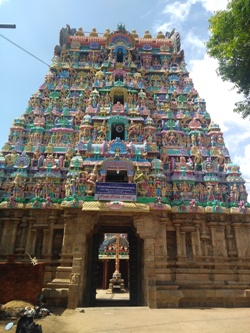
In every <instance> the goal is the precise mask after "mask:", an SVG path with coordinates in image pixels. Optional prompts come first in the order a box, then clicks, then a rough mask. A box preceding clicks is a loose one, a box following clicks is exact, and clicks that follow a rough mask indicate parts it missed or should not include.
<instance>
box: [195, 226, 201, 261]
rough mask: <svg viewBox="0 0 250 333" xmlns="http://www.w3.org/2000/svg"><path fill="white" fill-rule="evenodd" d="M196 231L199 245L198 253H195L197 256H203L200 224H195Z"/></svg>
mask: <svg viewBox="0 0 250 333" xmlns="http://www.w3.org/2000/svg"><path fill="white" fill-rule="evenodd" d="M195 231H196V244H197V252H196V253H195V255H197V256H201V255H202V251H201V234H200V224H198V223H196V224H195Z"/></svg>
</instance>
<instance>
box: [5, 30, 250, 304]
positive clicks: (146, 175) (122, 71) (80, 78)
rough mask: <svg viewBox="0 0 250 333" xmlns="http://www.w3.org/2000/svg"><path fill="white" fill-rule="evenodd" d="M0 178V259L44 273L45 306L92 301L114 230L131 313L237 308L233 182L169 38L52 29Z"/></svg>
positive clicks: (247, 253)
mask: <svg viewBox="0 0 250 333" xmlns="http://www.w3.org/2000/svg"><path fill="white" fill-rule="evenodd" d="M0 173H1V183H0V184H1V187H0V202H1V203H0V208H1V210H0V240H1V242H0V259H1V261H2V262H4V261H5V260H6V257H7V256H8V255H12V256H13V257H14V259H15V260H16V261H18V262H20V263H22V262H26V261H27V260H28V258H27V253H28V254H29V255H30V256H31V257H36V258H37V259H38V262H39V261H40V262H44V263H45V267H46V268H45V275H44V277H43V279H44V280H43V281H44V282H43V293H44V294H45V295H46V297H47V299H48V302H56V304H63V305H67V307H68V308H75V307H77V306H83V305H84V306H95V305H96V304H97V300H96V296H95V295H96V290H97V288H99V287H100V284H99V281H102V287H103V289H105V288H108V286H107V284H108V281H109V279H111V277H112V276H108V274H107V270H105V269H104V266H105V265H104V263H103V261H100V258H99V256H98V251H99V249H100V246H101V244H102V242H103V240H104V235H105V234H106V233H114V234H127V235H128V242H129V259H126V260H127V266H126V267H127V268H126V269H125V271H124V272H123V278H124V281H125V288H126V289H128V290H129V293H130V298H129V304H130V305H133V306H134V305H147V306H149V307H151V308H157V307H184V306H200V305H209V306H246V305H248V306H249V305H250V293H249V291H248V288H249V280H250V245H249V244H250V242H249V240H250V205H249V203H248V202H247V192H246V189H245V185H244V183H245V181H244V179H243V178H242V177H241V173H240V167H239V166H238V165H237V164H234V163H233V161H232V160H231V159H230V155H229V151H228V149H227V147H226V145H225V142H224V138H223V133H222V132H221V129H220V127H219V125H218V124H215V123H214V122H213V121H212V120H211V118H210V115H209V113H208V111H207V110H206V103H205V100H204V99H203V98H201V97H200V96H199V94H198V92H197V91H196V89H195V88H194V85H193V82H192V79H191V78H190V77H189V73H188V70H187V69H186V64H185V60H184V52H183V51H182V50H181V43H180V35H179V33H176V32H175V33H172V34H166V35H164V34H163V33H161V32H159V33H158V34H157V36H156V37H152V36H151V34H150V33H149V32H148V31H146V32H145V34H144V36H143V37H139V36H138V35H137V33H136V31H135V30H133V31H132V32H128V31H127V30H126V28H125V26H124V25H123V24H120V25H118V26H117V29H116V30H114V31H113V32H111V31H110V30H109V29H107V31H106V32H105V33H104V34H98V33H97V32H96V30H95V29H93V30H92V32H91V33H88V34H87V35H86V33H84V31H83V29H82V28H79V29H78V30H76V29H71V28H70V27H69V26H67V27H66V28H63V29H61V31H60V44H59V45H57V46H56V47H55V50H54V57H53V59H52V64H51V67H50V71H49V73H48V74H47V75H46V76H45V79H44V82H42V83H41V86H40V87H38V91H37V92H36V93H34V94H33V95H32V96H31V97H30V100H29V103H28V105H27V108H26V110H25V112H24V114H23V115H21V116H20V117H19V118H16V119H15V120H14V122H13V125H12V126H11V128H10V134H9V137H8V141H7V142H6V144H5V145H4V147H3V148H2V152H1V155H0ZM7 236H8V237H7ZM126 255H127V254H126ZM126 258H128V256H127V257H126ZM105 267H106V266H105ZM100 275H101V276H100ZM103 281H104V282H103ZM0 301H1V300H0Z"/></svg>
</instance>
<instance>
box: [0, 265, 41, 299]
mask: <svg viewBox="0 0 250 333" xmlns="http://www.w3.org/2000/svg"><path fill="white" fill-rule="evenodd" d="M44 274H45V264H44V263H38V264H37V265H35V266H33V265H32V264H31V263H22V262H13V263H9V262H6V263H4V262H1V263H0V303H2V304H4V303H7V302H9V301H12V300H22V301H27V302H31V303H33V304H34V303H35V301H36V297H37V296H38V295H39V294H40V293H41V292H42V287H43V281H44Z"/></svg>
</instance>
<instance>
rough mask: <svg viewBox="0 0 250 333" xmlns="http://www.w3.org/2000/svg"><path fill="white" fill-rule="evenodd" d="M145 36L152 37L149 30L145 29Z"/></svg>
mask: <svg viewBox="0 0 250 333" xmlns="http://www.w3.org/2000/svg"><path fill="white" fill-rule="evenodd" d="M143 38H152V36H151V35H150V33H149V31H148V30H146V31H145V33H144V36H143Z"/></svg>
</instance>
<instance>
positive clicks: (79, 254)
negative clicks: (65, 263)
mask: <svg viewBox="0 0 250 333" xmlns="http://www.w3.org/2000/svg"><path fill="white" fill-rule="evenodd" d="M95 218H97V216H95ZM95 218H94V217H93V216H91V215H86V214H85V215H84V216H83V215H81V214H79V216H77V217H76V218H75V221H74V228H73V232H74V233H75V235H74V245H73V249H72V250H73V263H72V273H71V281H70V285H69V296H68V308H69V309H75V308H76V307H77V306H79V304H81V303H82V300H83V291H84V288H86V284H87V274H86V273H87V259H88V258H87V251H86V250H87V236H89V235H90V234H91V232H93V229H94V225H95V221H96V219H95Z"/></svg>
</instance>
